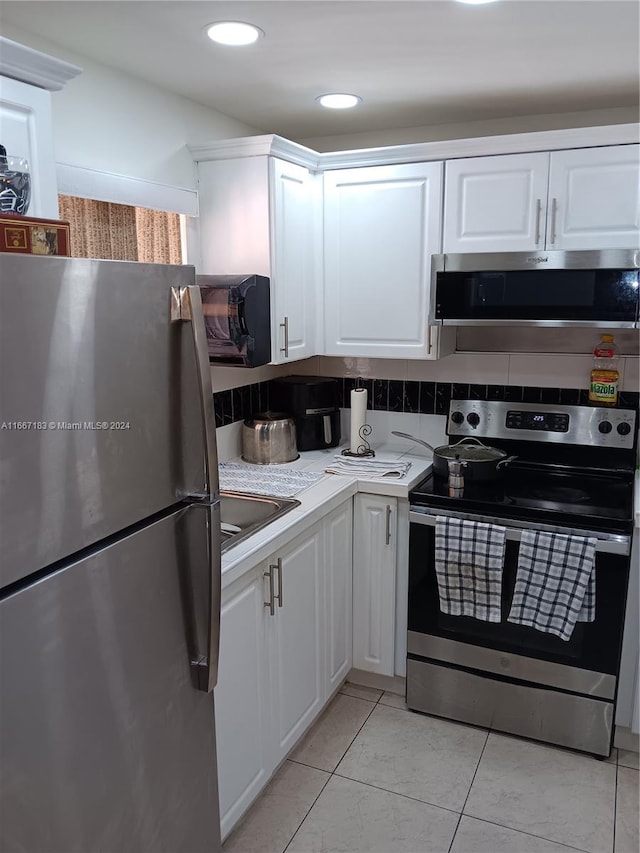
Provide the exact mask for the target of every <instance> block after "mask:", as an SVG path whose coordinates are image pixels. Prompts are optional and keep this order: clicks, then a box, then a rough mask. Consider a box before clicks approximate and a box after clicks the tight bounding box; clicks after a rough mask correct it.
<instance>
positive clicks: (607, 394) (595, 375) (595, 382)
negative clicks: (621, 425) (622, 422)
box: [589, 370, 619, 406]
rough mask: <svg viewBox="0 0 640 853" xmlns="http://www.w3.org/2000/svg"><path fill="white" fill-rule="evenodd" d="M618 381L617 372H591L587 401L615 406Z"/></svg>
mask: <svg viewBox="0 0 640 853" xmlns="http://www.w3.org/2000/svg"><path fill="white" fill-rule="evenodd" d="M618 379H619V376H618V371H617V370H592V371H591V385H590V387H589V400H591V402H593V403H604V404H608V405H610V406H611V405H615V404H616V403H617V402H618Z"/></svg>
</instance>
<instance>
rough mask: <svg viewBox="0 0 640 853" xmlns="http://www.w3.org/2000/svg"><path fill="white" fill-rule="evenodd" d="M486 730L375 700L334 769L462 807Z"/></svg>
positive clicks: (435, 802)
mask: <svg viewBox="0 0 640 853" xmlns="http://www.w3.org/2000/svg"><path fill="white" fill-rule="evenodd" d="M486 738H487V735H486V732H483V731H479V730H478V729H473V728H471V727H469V726H462V725H459V724H457V723H450V722H448V721H447V720H438V719H434V718H433V717H426V716H423V715H421V714H412V713H408V712H407V711H401V710H399V709H397V708H389V707H385V706H382V705H380V704H378V705H376V707H375V709H374V711H373V713H372V714H371V716H370V717H369V719H368V720H367V722H366V723H365V725H364V726H363V728H362V731H361V732H360V734H359V735H358V737H357V738H356V739H355V741H354V742H353V744H352V745H351V746H350V748H349V751H348V752H347V754H346V755H345V757H344V758H343V759H342V761H341V762H340V764H339V765H338V768H337V770H336V773H338V775H340V776H347V777H348V778H350V779H356V780H357V781H360V782H367V783H369V784H370V785H375V786H376V787H378V788H384V789H385V790H387V791H394V792H395V793H397V794H406V795H407V796H409V797H415V798H416V799H418V800H423V801H424V802H426V803H431V804H432V805H436V806H443V807H444V808H448V809H452V810H453V811H461V810H462V806H463V804H464V801H465V797H466V796H467V793H468V792H469V787H470V786H471V780H472V779H473V774H474V772H475V769H476V767H477V764H478V759H479V758H480V754H481V752H482V748H483V746H484V744H485V741H486Z"/></svg>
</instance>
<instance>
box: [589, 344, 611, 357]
mask: <svg viewBox="0 0 640 853" xmlns="http://www.w3.org/2000/svg"><path fill="white" fill-rule="evenodd" d="M593 354H594V356H595V357H596V358H614V356H615V353H614V351H613V350H612V349H610V348H609V347H608V346H606V344H605V345H604V346H599V347H596V348H595V349H594V351H593Z"/></svg>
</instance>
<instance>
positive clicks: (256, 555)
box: [222, 445, 431, 589]
mask: <svg viewBox="0 0 640 853" xmlns="http://www.w3.org/2000/svg"><path fill="white" fill-rule="evenodd" d="M341 449H343V447H334V448H331V449H329V450H310V451H307V452H305V453H301V454H300V458H299V459H296V460H295V461H294V462H287V463H285V464H283V465H273V466H269V468H272V469H274V470H282V469H284V470H287V469H293V470H304V471H324V469H325V468H326V467H327V466H329V465H330V464H331V462H333V459H334V456H336V455H337V454H339V453H340V451H341ZM375 458H376V460H382V461H389V462H397V461H398V460H400V459H401V460H402V461H403V462H411V467H410V468H409V471H408V472H407V473H406V474H405V476H404V477H397V478H391V477H368V476H367V477H364V476H361V475H357V476H353V475H348V476H346V475H343V474H325V476H324V477H323V478H322V479H321V480H319V481H318V482H317V483H315V484H314V485H312V486H309V487H308V488H306V489H304V491H302V492H299V493H298V494H297V495H295V496H294V497H295V499H296V500H298V501H300V506H298V507H296V508H295V509H293V510H291V512H288V513H287V514H286V515H283V516H282V517H281V518H279V519H277V520H276V521H274V522H272V523H271V524H269V525H267V526H266V527H265V528H263V529H262V530H259V531H258V532H257V533H254V535H253V536H249V538H248V539H245V540H244V542H240V543H239V544H238V545H235V546H234V547H233V548H230V549H229V550H228V551H226V552H225V553H224V554H223V555H222V587H223V589H224V588H225V587H227V586H229V584H231V583H233V581H235V580H237V579H238V578H239V577H241V576H242V575H243V574H244V573H245V572H247V571H249V570H250V569H252V568H253V567H254V566H256V565H257V564H258V563H260V562H262V560H266V559H267V558H268V557H269V556H271V554H273V553H274V551H276V550H277V549H278V548H280V547H282V546H283V545H284V544H286V542H288V541H289V540H290V539H291V538H292V535H293V536H297V535H298V533H303V532H304V531H305V529H307V528H308V527H310V526H311V525H313V524H315V523H316V521H318V520H319V519H320V518H322V516H324V515H326V514H327V513H328V512H331V511H332V510H333V509H335V508H336V507H338V506H340V504H341V503H343V502H344V501H346V500H348V499H349V498H350V497H352V496H353V495H355V494H356V492H367V493H369V494H375V495H388V496H389V497H397V498H407V497H408V494H409V491H410V490H411V489H412V488H413V487H414V486H415V485H417V484H418V483H419V482H420V481H421V480H423V479H424V478H425V477H426V476H427V474H428V473H429V471H430V470H431V454H430V453H429V452H428V451H426V450H425V451H424V453H422V452H420V453H419V454H417V453H416V454H413V453H411V452H408V453H403V452H401V451H398V450H397V449H392V448H389V447H385V446H384V445H383V446H382V447H380V448H376V456H375ZM229 461H233V462H240V461H242V460H240V459H234V460H229ZM245 464H246V463H245ZM257 467H258V466H257ZM259 467H260V468H261V470H262V469H263V466H259ZM294 526H295V531H292V528H293V527H294Z"/></svg>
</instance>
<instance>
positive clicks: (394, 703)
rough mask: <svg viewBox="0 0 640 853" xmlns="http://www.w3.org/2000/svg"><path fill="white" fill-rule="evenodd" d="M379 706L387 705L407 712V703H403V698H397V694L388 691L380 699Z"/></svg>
mask: <svg viewBox="0 0 640 853" xmlns="http://www.w3.org/2000/svg"><path fill="white" fill-rule="evenodd" d="M380 704H381V705H389V706H390V707H391V708H402V710H403V711H406V710H407V703H406V702H405V701H404V696H398V694H397V693H389V691H388V690H385V692H384V693H383V694H382V696H381V697H380Z"/></svg>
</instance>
